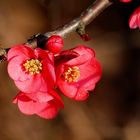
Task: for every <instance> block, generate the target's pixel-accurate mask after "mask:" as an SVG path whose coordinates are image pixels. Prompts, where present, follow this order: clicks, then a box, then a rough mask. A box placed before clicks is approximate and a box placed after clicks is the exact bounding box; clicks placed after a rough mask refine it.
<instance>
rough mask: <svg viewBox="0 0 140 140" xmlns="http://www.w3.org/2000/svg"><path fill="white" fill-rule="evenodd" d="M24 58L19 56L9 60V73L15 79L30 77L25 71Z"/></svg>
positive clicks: (22, 79)
mask: <svg viewBox="0 0 140 140" xmlns="http://www.w3.org/2000/svg"><path fill="white" fill-rule="evenodd" d="M23 60H24V58H22V57H20V56H18V57H14V58H13V59H12V60H10V61H9V63H8V67H7V69H8V74H9V76H10V77H11V78H12V79H13V80H16V81H25V80H27V79H29V77H30V75H29V74H27V73H25V71H24V70H23V69H22V62H23Z"/></svg>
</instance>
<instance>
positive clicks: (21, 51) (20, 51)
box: [7, 45, 34, 61]
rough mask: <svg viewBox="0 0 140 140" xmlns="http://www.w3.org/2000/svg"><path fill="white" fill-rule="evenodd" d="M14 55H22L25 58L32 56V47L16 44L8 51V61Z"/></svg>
mask: <svg viewBox="0 0 140 140" xmlns="http://www.w3.org/2000/svg"><path fill="white" fill-rule="evenodd" d="M16 56H20V57H23V58H24V59H25V60H26V59H28V58H31V57H34V53H33V49H32V48H29V47H28V46H25V45H17V46H15V47H13V48H11V49H10V50H9V51H8V56H7V57H8V61H10V60H11V59H12V58H13V57H16Z"/></svg>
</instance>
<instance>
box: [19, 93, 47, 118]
mask: <svg viewBox="0 0 140 140" xmlns="http://www.w3.org/2000/svg"><path fill="white" fill-rule="evenodd" d="M17 104H18V107H19V110H20V111H21V112H22V113H24V114H27V115H32V114H35V113H37V112H39V111H41V110H43V109H44V108H45V107H46V103H39V102H36V101H33V100H32V99H30V98H28V97H27V96H26V95H25V94H24V93H20V94H19V95H18V96H17Z"/></svg>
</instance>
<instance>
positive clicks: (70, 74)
mask: <svg viewBox="0 0 140 140" xmlns="http://www.w3.org/2000/svg"><path fill="white" fill-rule="evenodd" d="M79 76H80V71H79V68H78V67H76V66H74V67H67V68H66V69H65V72H64V78H65V80H66V81H67V82H69V83H71V82H76V81H77V80H78V78H79Z"/></svg>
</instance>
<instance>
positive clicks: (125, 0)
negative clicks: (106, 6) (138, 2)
mask: <svg viewBox="0 0 140 140" xmlns="http://www.w3.org/2000/svg"><path fill="white" fill-rule="evenodd" d="M131 1H132V0H120V2H131Z"/></svg>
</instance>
